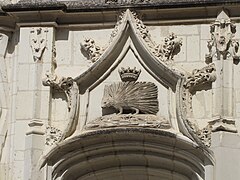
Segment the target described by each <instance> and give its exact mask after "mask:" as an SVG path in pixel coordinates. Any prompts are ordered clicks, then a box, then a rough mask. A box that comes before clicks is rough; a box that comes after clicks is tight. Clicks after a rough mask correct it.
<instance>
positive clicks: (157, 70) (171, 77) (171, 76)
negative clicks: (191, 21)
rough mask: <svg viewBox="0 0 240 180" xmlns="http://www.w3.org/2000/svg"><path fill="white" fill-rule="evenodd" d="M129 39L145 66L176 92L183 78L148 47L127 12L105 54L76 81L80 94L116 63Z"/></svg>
mask: <svg viewBox="0 0 240 180" xmlns="http://www.w3.org/2000/svg"><path fill="white" fill-rule="evenodd" d="M128 38H130V39H131V40H132V42H133V44H134V46H135V48H136V50H137V52H138V54H139V55H140V57H141V59H142V60H143V62H144V63H145V65H146V66H147V67H148V68H149V69H151V71H152V72H153V73H154V74H155V77H158V80H160V81H161V82H162V83H163V85H164V86H167V87H170V88H171V89H172V90H173V91H175V90H176V85H177V81H178V80H179V79H181V78H182V75H181V73H180V72H178V71H177V70H176V69H173V68H169V67H170V66H167V65H166V63H164V62H162V61H161V60H159V59H158V58H156V56H154V54H153V53H152V52H151V51H150V50H149V48H148V47H147V43H146V41H145V40H144V39H143V38H142V36H141V35H140V31H139V30H138V29H137V27H136V20H135V19H134V16H133V14H132V12H131V11H130V10H126V12H125V14H124V15H123V17H122V20H121V23H120V25H119V27H118V33H117V35H116V36H115V37H114V38H113V40H112V42H111V43H110V45H109V46H108V48H107V49H106V50H105V51H104V53H103V54H102V55H101V56H100V58H99V59H98V60H97V62H96V63H95V64H93V65H92V66H91V67H90V68H89V69H88V70H87V71H85V72H84V73H83V74H81V75H80V76H78V77H76V78H75V79H74V80H75V81H76V82H77V84H78V85H79V89H80V93H84V92H85V91H86V89H88V88H89V87H90V86H91V85H92V84H93V83H94V82H95V81H97V80H98V79H99V78H100V77H101V76H102V75H103V74H104V73H105V72H106V71H107V70H108V69H109V68H110V66H111V65H112V64H113V63H114V62H115V60H116V59H117V58H118V56H119V55H120V53H121V51H122V49H123V47H124V45H125V44H126V42H127V40H128Z"/></svg>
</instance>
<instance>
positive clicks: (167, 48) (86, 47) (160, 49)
mask: <svg viewBox="0 0 240 180" xmlns="http://www.w3.org/2000/svg"><path fill="white" fill-rule="evenodd" d="M127 12H130V11H128V10H127V11H124V12H121V13H120V14H119V16H118V21H117V23H116V25H115V28H114V29H113V31H112V33H111V36H110V41H109V45H110V44H111V43H112V42H113V40H114V38H115V37H116V36H117V34H118V33H119V31H120V28H121V25H122V24H123V19H124V17H126V16H127V15H126V14H127ZM130 14H131V16H132V17H133V21H132V20H131V23H132V22H133V23H134V26H135V27H136V30H137V31H138V33H139V35H140V37H141V38H142V39H143V41H144V42H145V43H146V44H147V47H148V48H149V49H150V51H151V52H152V53H153V55H154V56H156V57H157V58H158V59H159V60H160V61H162V62H166V63H167V62H172V60H173V57H174V56H175V55H177V54H178V53H179V52H180V50H181V46H182V39H181V38H178V37H177V36H176V35H175V34H173V33H171V34H169V35H168V36H167V37H166V38H165V39H164V41H163V42H162V43H161V44H157V43H155V42H154V41H153V40H152V39H151V35H150V33H149V31H148V28H147V27H146V26H145V25H144V23H143V22H142V20H140V19H139V18H138V15H137V13H135V12H130ZM80 45H81V51H82V53H83V55H84V56H85V57H86V58H87V59H88V60H90V61H91V62H92V63H94V62H96V61H97V60H98V59H99V58H100V56H101V55H102V54H103V52H104V50H105V49H106V48H102V47H100V46H98V45H96V44H95V41H94V40H93V39H92V38H88V39H85V41H84V43H81V44H80ZM109 45H108V46H109Z"/></svg>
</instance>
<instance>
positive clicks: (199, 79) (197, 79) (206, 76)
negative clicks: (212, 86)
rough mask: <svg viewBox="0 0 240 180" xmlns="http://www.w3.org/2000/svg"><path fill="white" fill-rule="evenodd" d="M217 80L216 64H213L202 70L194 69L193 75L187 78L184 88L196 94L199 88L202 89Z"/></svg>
mask: <svg viewBox="0 0 240 180" xmlns="http://www.w3.org/2000/svg"><path fill="white" fill-rule="evenodd" d="M215 80H216V68H215V64H214V63H212V64H209V65H208V66H206V67H204V68H202V69H194V70H193V72H192V74H191V75H189V76H188V77H187V79H186V82H185V83H184V87H185V88H186V89H189V91H190V92H194V91H196V89H197V88H199V87H200V88H201V87H202V86H204V85H205V84H209V83H212V82H214V81H215Z"/></svg>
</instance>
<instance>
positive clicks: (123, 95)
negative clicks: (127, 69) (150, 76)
mask: <svg viewBox="0 0 240 180" xmlns="http://www.w3.org/2000/svg"><path fill="white" fill-rule="evenodd" d="M112 107H113V108H115V109H116V110H118V112H119V114H122V113H123V112H124V110H127V111H129V110H130V111H131V112H135V114H138V113H143V114H156V113H157V112H158V110H159V109H158V89H157V86H156V85H155V84H154V83H152V82H135V81H128V82H119V83H114V84H111V85H108V86H105V89H104V96H103V99H102V108H112Z"/></svg>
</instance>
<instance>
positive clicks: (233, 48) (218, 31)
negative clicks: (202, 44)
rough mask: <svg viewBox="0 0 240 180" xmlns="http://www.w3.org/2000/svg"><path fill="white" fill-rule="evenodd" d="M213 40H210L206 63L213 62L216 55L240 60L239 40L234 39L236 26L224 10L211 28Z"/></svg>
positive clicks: (218, 57)
mask: <svg viewBox="0 0 240 180" xmlns="http://www.w3.org/2000/svg"><path fill="white" fill-rule="evenodd" d="M210 33H211V40H209V41H208V49H209V53H208V54H206V57H205V58H206V63H211V62H212V59H213V57H214V56H215V55H216V56H217V59H218V60H219V59H220V57H221V56H222V57H223V59H224V60H225V59H227V58H228V57H232V58H233V61H234V62H235V61H239V60H240V54H239V52H238V50H239V42H238V41H236V40H234V39H233V38H234V34H235V33H236V26H235V25H234V24H233V23H232V22H231V20H230V18H229V17H228V15H227V14H226V13H225V12H224V11H222V12H221V13H220V14H219V15H218V17H217V19H216V21H215V22H214V23H213V25H211V28H210Z"/></svg>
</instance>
